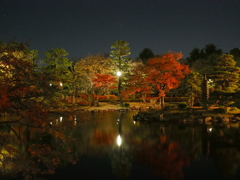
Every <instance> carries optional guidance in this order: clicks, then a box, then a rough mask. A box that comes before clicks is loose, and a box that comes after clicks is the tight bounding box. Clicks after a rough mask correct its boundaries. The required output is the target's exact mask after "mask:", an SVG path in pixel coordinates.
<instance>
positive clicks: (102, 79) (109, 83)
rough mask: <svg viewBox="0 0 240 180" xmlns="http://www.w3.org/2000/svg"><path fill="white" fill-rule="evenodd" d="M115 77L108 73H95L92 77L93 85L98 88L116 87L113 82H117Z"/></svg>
mask: <svg viewBox="0 0 240 180" xmlns="http://www.w3.org/2000/svg"><path fill="white" fill-rule="evenodd" d="M116 79H117V78H116V77H114V76H112V75H110V74H95V77H94V78H93V79H92V81H93V83H94V86H95V87H98V88H100V89H104V88H107V89H114V88H117V87H116V86H113V84H115V83H117V80H116Z"/></svg>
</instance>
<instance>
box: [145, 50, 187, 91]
mask: <svg viewBox="0 0 240 180" xmlns="http://www.w3.org/2000/svg"><path fill="white" fill-rule="evenodd" d="M180 58H182V53H172V52H169V53H167V54H164V55H163V56H161V57H154V58H152V59H150V60H149V61H148V68H147V71H146V73H147V75H148V79H147V80H148V81H149V82H151V84H152V85H153V86H155V87H156V88H157V90H159V92H160V94H159V95H160V96H165V90H170V89H174V88H176V87H178V86H179V84H180V83H181V80H182V79H183V78H184V77H185V75H187V74H189V73H190V69H188V66H187V65H183V64H180V63H179V62H178V60H179V59H180Z"/></svg>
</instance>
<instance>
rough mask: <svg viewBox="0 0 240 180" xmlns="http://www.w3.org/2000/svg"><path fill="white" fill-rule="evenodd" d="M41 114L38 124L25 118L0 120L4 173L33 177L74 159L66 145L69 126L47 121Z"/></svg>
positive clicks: (0, 144)
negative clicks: (41, 118) (42, 119)
mask: <svg viewBox="0 0 240 180" xmlns="http://www.w3.org/2000/svg"><path fill="white" fill-rule="evenodd" d="M49 117H50V116H49ZM44 118H45V119H44V122H43V123H41V125H40V123H39V124H38V123H36V122H28V121H27V120H26V119H25V120H22V121H18V123H14V121H5V122H3V121H2V122H1V125H0V130H1V134H0V169H1V172H2V174H3V175H4V176H16V175H20V176H22V178H25V179H33V178H37V177H38V175H44V174H53V173H54V171H55V169H56V168H57V167H58V166H59V165H60V164H61V163H63V162H74V160H73V158H72V155H71V150H70V147H69V146H71V144H72V141H73V139H72V138H71V136H70V135H69V132H70V131H69V129H68V128H67V127H66V126H60V125H58V126H57V125H52V126H50V125H49V124H47V121H48V122H49V123H50V122H51V121H50V119H49V118H47V117H45V116H44ZM20 122H21V123H20ZM65 125H66V124H65ZM68 127H69V124H68Z"/></svg>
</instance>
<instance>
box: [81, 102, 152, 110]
mask: <svg viewBox="0 0 240 180" xmlns="http://www.w3.org/2000/svg"><path fill="white" fill-rule="evenodd" d="M129 104H130V106H129V107H121V106H120V105H119V104H117V105H114V104H109V103H105V102H100V103H99V106H97V107H95V106H91V107H90V106H81V107H80V108H79V109H83V110H88V111H93V110H119V109H129V108H132V109H134V108H135V109H139V108H148V107H149V106H153V104H151V103H137V102H130V103H129Z"/></svg>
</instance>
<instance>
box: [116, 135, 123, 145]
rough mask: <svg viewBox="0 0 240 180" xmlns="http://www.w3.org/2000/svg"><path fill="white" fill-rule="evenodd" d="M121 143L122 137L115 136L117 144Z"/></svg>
mask: <svg viewBox="0 0 240 180" xmlns="http://www.w3.org/2000/svg"><path fill="white" fill-rule="evenodd" d="M121 144H122V138H121V136H120V135H118V137H117V145H118V146H121Z"/></svg>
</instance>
